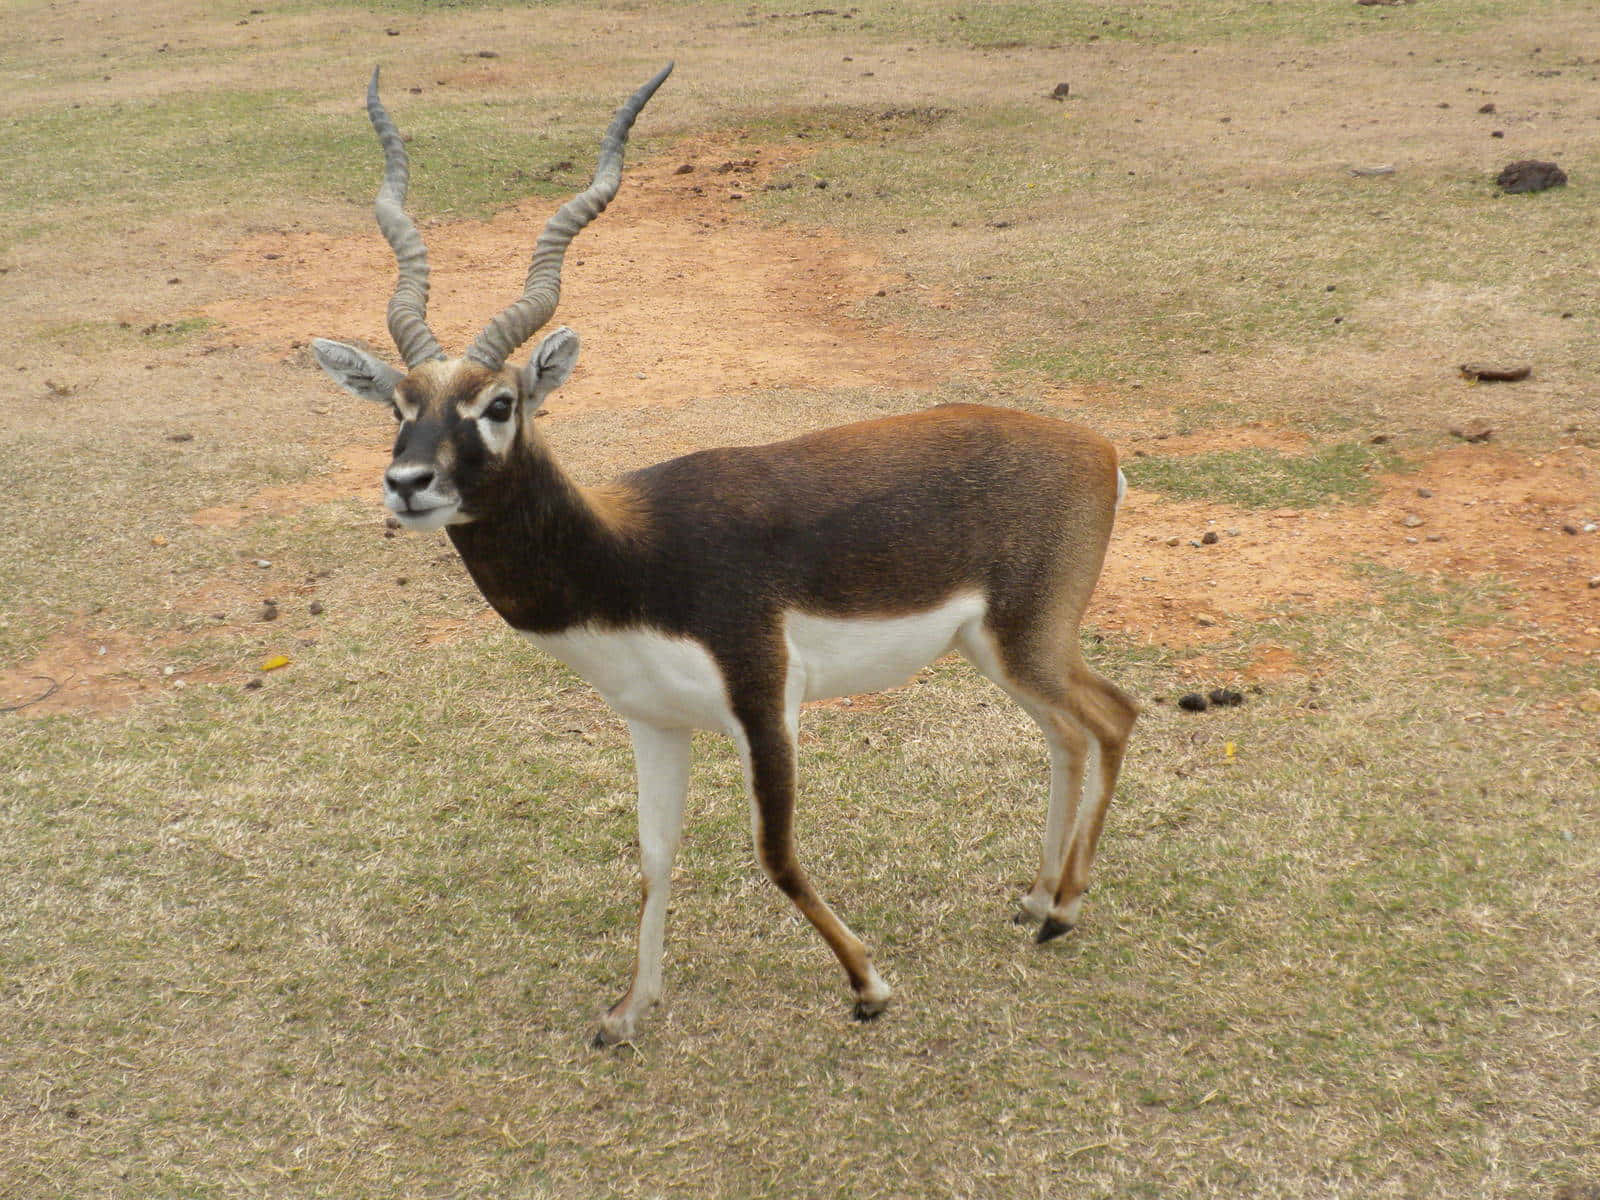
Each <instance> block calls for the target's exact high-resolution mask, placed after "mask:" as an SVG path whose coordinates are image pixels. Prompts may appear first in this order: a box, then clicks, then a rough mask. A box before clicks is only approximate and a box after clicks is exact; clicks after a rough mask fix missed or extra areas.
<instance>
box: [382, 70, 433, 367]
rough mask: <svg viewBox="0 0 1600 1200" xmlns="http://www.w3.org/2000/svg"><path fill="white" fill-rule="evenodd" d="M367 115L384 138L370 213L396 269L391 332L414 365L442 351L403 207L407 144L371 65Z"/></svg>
mask: <svg viewBox="0 0 1600 1200" xmlns="http://www.w3.org/2000/svg"><path fill="white" fill-rule="evenodd" d="M367 116H368V117H369V118H370V119H371V121H372V128H373V129H374V130H375V131H376V132H377V134H378V141H379V142H381V143H382V144H383V185H382V186H381V187H379V188H378V199H377V202H376V203H375V204H374V205H373V213H374V214H375V215H376V216H377V218H378V228H379V229H381V230H382V231H383V236H384V237H385V238H386V239H387V240H388V242H389V246H390V248H391V249H392V250H393V251H394V259H395V263H396V264H397V265H398V266H399V269H400V274H399V277H398V278H397V279H396V280H395V281H394V295H393V296H391V297H390V298H389V336H390V337H392V338H394V344H395V346H396V347H398V348H399V350H400V356H401V357H402V358H404V359H405V360H406V366H408V367H415V366H416V365H417V364H418V363H423V362H427V361H428V360H429V359H431V358H443V357H444V351H443V350H442V349H440V347H439V343H438V341H437V339H435V338H434V336H433V331H432V330H431V329H429V328H428V322H427V312H428V249H427V247H426V246H424V245H423V244H422V234H420V233H419V232H417V226H416V223H415V222H414V221H412V219H411V218H410V217H408V216H407V215H406V210H405V207H404V205H405V202H406V184H407V183H408V182H409V181H410V170H409V166H408V164H407V161H406V146H405V143H404V142H403V141H401V140H400V131H399V130H398V129H396V128H395V127H394V122H393V121H391V120H390V119H389V114H388V112H387V111H385V109H384V107H383V104H382V102H381V101H380V100H379V99H378V68H376V67H374V68H373V69H372V82H371V83H369V84H368V85H367Z"/></svg>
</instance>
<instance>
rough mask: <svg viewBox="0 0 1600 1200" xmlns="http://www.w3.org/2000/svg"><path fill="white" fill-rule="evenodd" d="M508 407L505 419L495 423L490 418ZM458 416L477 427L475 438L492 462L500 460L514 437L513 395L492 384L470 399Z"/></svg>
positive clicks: (501, 384)
mask: <svg viewBox="0 0 1600 1200" xmlns="http://www.w3.org/2000/svg"><path fill="white" fill-rule="evenodd" d="M506 405H509V406H510V407H509V410H508V415H507V416H506V417H505V419H503V420H495V419H494V417H492V416H491V415H490V413H491V412H496V411H500V410H502V409H504V408H505V407H506ZM461 415H462V416H463V417H464V418H466V419H468V420H471V421H473V422H474V423H475V424H476V425H477V426H478V436H479V437H480V438H482V439H483V444H484V445H485V446H487V447H488V448H489V453H491V454H493V455H494V456H495V457H496V458H504V457H505V455H506V452H507V451H508V450H510V449H511V443H512V442H513V441H515V440H516V435H517V393H516V392H515V390H513V389H512V388H510V387H508V386H506V385H505V384H503V383H492V384H490V385H489V386H488V387H486V388H484V389H483V391H481V392H479V393H478V394H477V396H475V397H474V398H473V401H472V404H471V405H469V406H468V407H466V408H464V409H463V410H462V412H461Z"/></svg>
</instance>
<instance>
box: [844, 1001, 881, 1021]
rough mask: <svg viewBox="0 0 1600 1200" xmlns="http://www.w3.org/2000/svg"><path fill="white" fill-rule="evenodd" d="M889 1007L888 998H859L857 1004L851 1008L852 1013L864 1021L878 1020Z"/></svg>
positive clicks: (857, 1018)
mask: <svg viewBox="0 0 1600 1200" xmlns="http://www.w3.org/2000/svg"><path fill="white" fill-rule="evenodd" d="M888 1007H889V1002H888V1001H887V1000H857V1001H856V1006H855V1007H854V1008H852V1009H851V1010H850V1015H851V1016H852V1017H854V1018H855V1019H856V1020H858V1021H861V1022H863V1023H865V1022H867V1021H876V1020H877V1019H878V1018H879V1017H881V1016H882V1015H883V1010H884V1009H886V1008H888Z"/></svg>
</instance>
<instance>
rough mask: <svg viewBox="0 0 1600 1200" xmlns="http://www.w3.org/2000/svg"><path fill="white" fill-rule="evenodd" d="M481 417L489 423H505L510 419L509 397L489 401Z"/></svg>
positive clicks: (498, 397) (497, 397) (499, 397)
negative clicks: (489, 421)
mask: <svg viewBox="0 0 1600 1200" xmlns="http://www.w3.org/2000/svg"><path fill="white" fill-rule="evenodd" d="M483 415H484V416H486V417H488V418H489V420H491V421H505V420H509V419H510V417H511V397H510V396H496V397H495V398H494V399H493V400H491V401H489V407H488V408H486V409H484V410H483Z"/></svg>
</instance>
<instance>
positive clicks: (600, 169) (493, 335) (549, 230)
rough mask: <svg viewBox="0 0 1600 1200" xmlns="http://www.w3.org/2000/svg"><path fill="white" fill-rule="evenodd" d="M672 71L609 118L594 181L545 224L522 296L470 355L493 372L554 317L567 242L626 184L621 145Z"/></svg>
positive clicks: (667, 69)
mask: <svg viewBox="0 0 1600 1200" xmlns="http://www.w3.org/2000/svg"><path fill="white" fill-rule="evenodd" d="M670 74H672V64H671V63H668V64H667V65H666V66H665V67H663V68H662V69H661V70H660V71H658V72H657V73H656V76H655V78H653V79H652V80H650V82H649V83H647V84H645V85H644V86H643V87H642V88H640V89H639V90H638V91H637V92H635V93H634V94H633V95H631V96H629V97H628V99H627V102H626V103H624V104H623V106H622V107H621V108H619V109H617V115H616V116H615V117H613V118H612V119H611V125H610V127H609V128H607V129H606V135H605V137H604V138H603V139H602V140H601V142H600V158H599V161H598V162H596V164H595V168H594V180H593V182H591V183H590V184H589V186H588V187H587V188H586V189H585V190H583V191H581V192H579V193H578V194H577V195H576V196H574V197H573V198H572V199H571V200H568V201H567V202H566V203H565V204H563V205H562V206H561V207H560V209H558V210H557V212H556V215H555V216H553V217H551V218H550V220H549V221H547V222H546V223H545V227H544V232H543V233H541V234H540V235H539V240H538V242H537V243H535V245H534V250H533V262H532V264H531V265H530V266H529V267H528V278H527V281H526V282H525V283H524V284H523V285H522V297H521V298H520V299H518V300H516V301H514V302H512V303H511V304H510V305H509V306H508V307H506V308H505V309H504V310H503V311H502V312H501V313H500V315H499V316H497V317H496V318H495V319H494V320H492V321H490V322H489V324H488V326H487V327H486V328H485V329H484V331H483V332H482V333H480V334H479V335H478V340H477V341H475V342H473V343H472V348H471V349H469V350H468V351H467V354H466V357H468V358H470V359H472V360H473V361H474V362H477V363H481V364H482V365H483V366H486V367H488V368H489V369H490V370H491V371H498V370H499V369H500V368H501V367H502V366H503V365H504V364H505V361H506V359H508V358H510V357H511V352H512V351H513V350H515V349H516V348H517V347H518V346H520V345H522V343H523V342H525V341H527V340H528V339H529V338H530V337H532V336H533V335H534V333H535V332H537V331H538V329H539V328H540V327H541V326H542V325H543V324H544V323H545V322H546V321H548V320H549V319H550V318H551V316H552V315H554V313H555V311H556V303H557V301H559V300H560V298H561V260H562V258H563V257H564V256H565V255H566V253H567V245H568V243H570V242H571V241H572V239H573V238H575V237H576V236H577V235H578V231H579V230H580V229H582V228H583V227H584V226H585V225H587V224H588V223H589V222H590V221H592V220H594V219H595V218H596V217H598V216H599V215H600V214H601V213H602V212H604V211H605V207H606V205H607V204H610V203H611V200H612V197H614V196H615V195H616V194H617V188H618V187H619V186H620V185H621V183H622V147H623V145H624V144H625V143H626V142H627V140H628V130H630V129H632V128H633V121H634V118H635V117H637V116H638V115H639V110H640V109H642V108H643V107H644V106H645V103H646V102H647V101H648V100H649V99H650V97H651V96H653V95H655V91H656V89H657V88H658V87H660V86H661V84H662V83H663V82H664V81H665V80H666V78H667V76H668V75H670Z"/></svg>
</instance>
